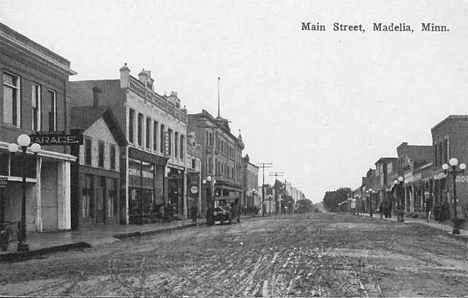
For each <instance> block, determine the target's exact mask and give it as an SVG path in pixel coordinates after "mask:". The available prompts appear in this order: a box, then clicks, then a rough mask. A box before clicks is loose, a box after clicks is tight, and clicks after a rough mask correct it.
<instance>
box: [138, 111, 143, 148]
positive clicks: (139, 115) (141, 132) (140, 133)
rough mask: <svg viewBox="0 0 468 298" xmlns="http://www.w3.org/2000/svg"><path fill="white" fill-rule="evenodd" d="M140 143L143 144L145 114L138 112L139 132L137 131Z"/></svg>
mask: <svg viewBox="0 0 468 298" xmlns="http://www.w3.org/2000/svg"><path fill="white" fill-rule="evenodd" d="M137 139H138V145H139V146H143V114H141V113H138V132H137Z"/></svg>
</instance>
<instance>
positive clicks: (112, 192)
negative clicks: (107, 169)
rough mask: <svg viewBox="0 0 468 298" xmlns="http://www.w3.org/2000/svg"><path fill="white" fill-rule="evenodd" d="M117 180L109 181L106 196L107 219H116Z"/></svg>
mask: <svg viewBox="0 0 468 298" xmlns="http://www.w3.org/2000/svg"><path fill="white" fill-rule="evenodd" d="M116 189H117V179H109V189H108V196H107V206H106V207H107V217H117V210H119V209H118V204H117V191H116Z"/></svg>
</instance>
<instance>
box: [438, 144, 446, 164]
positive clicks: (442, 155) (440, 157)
mask: <svg viewBox="0 0 468 298" xmlns="http://www.w3.org/2000/svg"><path fill="white" fill-rule="evenodd" d="M439 160H440V164H443V163H444V162H445V160H444V149H443V148H442V142H440V143H439Z"/></svg>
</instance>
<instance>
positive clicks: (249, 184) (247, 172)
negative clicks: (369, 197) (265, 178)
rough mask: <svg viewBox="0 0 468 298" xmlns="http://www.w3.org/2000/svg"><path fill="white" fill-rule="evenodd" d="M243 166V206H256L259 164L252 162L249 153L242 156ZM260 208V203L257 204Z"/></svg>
mask: <svg viewBox="0 0 468 298" xmlns="http://www.w3.org/2000/svg"><path fill="white" fill-rule="evenodd" d="M242 168H243V183H242V185H243V186H242V188H243V200H242V203H241V205H242V207H243V208H248V207H254V206H255V196H258V192H257V188H258V166H256V165H254V164H253V163H251V162H250V157H249V155H248V154H246V155H245V156H244V158H242ZM257 207H259V208H260V205H259V206H257Z"/></svg>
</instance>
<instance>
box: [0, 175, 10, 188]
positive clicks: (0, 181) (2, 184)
mask: <svg viewBox="0 0 468 298" xmlns="http://www.w3.org/2000/svg"><path fill="white" fill-rule="evenodd" d="M7 185H8V179H7V178H6V177H0V188H6V187H7Z"/></svg>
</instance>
